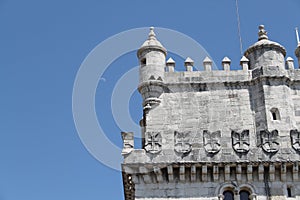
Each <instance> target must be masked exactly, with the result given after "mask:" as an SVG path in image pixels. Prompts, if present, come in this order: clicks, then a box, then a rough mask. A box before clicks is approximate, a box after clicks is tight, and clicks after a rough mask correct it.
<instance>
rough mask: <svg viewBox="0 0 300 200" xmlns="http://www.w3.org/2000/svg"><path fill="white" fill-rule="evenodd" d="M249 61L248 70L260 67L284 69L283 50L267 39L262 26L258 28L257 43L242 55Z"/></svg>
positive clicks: (280, 46) (284, 53)
mask: <svg viewBox="0 0 300 200" xmlns="http://www.w3.org/2000/svg"><path fill="white" fill-rule="evenodd" d="M244 55H245V57H247V58H248V59H249V69H255V68H257V67H261V66H267V67H269V66H276V67H279V69H285V59H284V57H285V55H286V51H285V48H284V47H283V46H282V45H280V44H278V43H277V42H273V41H271V40H269V39H268V36H267V31H266V30H265V28H264V25H260V26H259V32H258V42H256V43H255V44H253V45H252V46H250V47H249V48H248V49H247V50H246V52H245V53H244Z"/></svg>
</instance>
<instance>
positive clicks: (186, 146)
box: [174, 131, 192, 154]
mask: <svg viewBox="0 0 300 200" xmlns="http://www.w3.org/2000/svg"><path fill="white" fill-rule="evenodd" d="M189 134H190V132H178V131H175V132H174V140H175V141H174V142H175V145H174V146H175V147H174V150H175V151H176V152H177V153H182V154H188V153H189V152H191V150H192V145H191V143H190V141H189V140H190V139H189Z"/></svg>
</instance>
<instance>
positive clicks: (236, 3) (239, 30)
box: [235, 0, 243, 55]
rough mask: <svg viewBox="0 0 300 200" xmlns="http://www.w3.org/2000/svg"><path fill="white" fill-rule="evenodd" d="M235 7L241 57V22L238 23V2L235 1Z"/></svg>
mask: <svg viewBox="0 0 300 200" xmlns="http://www.w3.org/2000/svg"><path fill="white" fill-rule="evenodd" d="M235 6H236V16H237V23H238V33H239V39H240V51H241V55H243V44H242V36H241V22H240V14H239V5H238V0H235Z"/></svg>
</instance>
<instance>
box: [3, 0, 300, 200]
mask: <svg viewBox="0 0 300 200" xmlns="http://www.w3.org/2000/svg"><path fill="white" fill-rule="evenodd" d="M239 6H240V7H239V11H240V19H241V35H242V39H243V40H242V41H243V50H246V48H247V47H249V46H250V45H251V44H253V43H254V42H255V41H256V40H257V31H258V29H257V27H258V25H259V24H265V27H266V30H267V31H268V32H269V38H270V39H272V40H275V41H277V42H279V43H281V44H282V45H283V46H285V48H286V50H287V55H288V56H291V57H293V58H294V59H295V61H296V58H295V56H294V50H295V47H296V38H295V31H294V30H295V27H297V26H300V16H299V10H300V1H299V0H286V1H282V0H272V1H271V0H251V1H246V0H239ZM0 25H1V29H0V36H1V37H0V69H1V71H0V83H1V84H0V91H1V99H0V106H1V107H0V112H1V115H0V116H1V123H0V134H1V140H0V160H1V161H0V200H20V199H22V200H99V199H112V200H117V199H123V198H124V197H123V187H122V181H121V180H122V177H121V173H120V171H118V170H114V169H111V168H110V167H107V166H106V165H105V163H104V164H102V163H101V162H99V161H98V160H97V159H95V158H94V157H93V156H92V155H91V154H90V153H89V152H88V151H87V150H86V148H85V146H84V145H83V143H82V142H81V140H80V137H79V135H78V132H77V130H76V127H75V123H74V120H73V113H72V92H73V85H74V82H75V79H76V74H77V72H78V70H79V69H80V66H81V64H82V62H83V61H84V59H85V58H86V57H87V56H88V54H89V53H90V52H91V51H92V50H93V49H94V48H95V47H96V46H97V45H98V44H99V43H101V42H102V41H105V40H107V39H108V38H109V37H111V36H113V35H115V34H118V33H120V32H123V31H126V30H130V29H134V28H141V27H149V26H155V27H161V28H167V29H172V30H175V31H179V32H181V33H183V34H186V35H187V36H189V37H191V38H193V39H194V40H196V41H197V42H198V43H199V44H201V45H202V46H203V47H204V48H205V50H206V51H207V52H208V53H209V55H210V56H211V58H213V60H214V62H215V63H216V65H217V66H218V67H219V66H221V60H222V59H223V57H224V56H228V57H229V58H231V60H232V65H233V66H234V68H238V64H239V59H240V57H241V55H240V50H239V38H238V31H237V19H236V8H235V1H234V0H223V1H220V0H205V1H204V0H188V1H182V0H181V1H179V0H173V1H169V0H164V1H158V0H156V1H142V0H131V1H121V0H120V1H116V0H110V1H97V0H85V1H83V0H76V1H74V0H73V1H71V0H51V1H43V0H27V1H24V0H23V1H22V0H0ZM157 37H158V39H159V34H157ZM146 38H147V34H146V33H145V37H144V39H146ZM133 39H134V38H133ZM138 42H139V43H140V44H142V42H143V41H142V40H140V39H139V41H138ZM161 42H162V43H164V41H162V40H161ZM174 43H176V41H174ZM114 49H115V50H116V51H117V50H118V46H111V47H108V48H107V50H108V51H112V50H114ZM135 55H136V53H135V52H131V53H127V54H125V55H120V56H119V58H118V59H116V60H114V62H113V63H112V64H111V65H110V66H109V67H108V68H107V70H106V71H105V73H104V74H103V76H102V77H101V79H100V82H99V83H100V84H99V86H98V88H97V91H96V96H95V100H96V103H95V107H96V112H97V116H98V120H99V124H100V126H101V128H102V129H103V131H104V133H105V135H106V136H107V137H108V138H109V139H110V141H111V142H112V143H114V144H115V145H117V146H119V147H121V145H122V141H121V136H120V131H121V130H123V127H120V126H118V125H117V122H116V120H115V117H114V116H113V111H112V108H111V102H112V100H111V99H112V93H113V92H112V91H113V90H114V87H115V85H116V83H117V82H118V81H119V80H120V79H121V77H123V74H125V73H126V72H128V71H129V70H130V69H132V68H133V67H135V66H136V65H137V64H138V61H137V59H136V56H135ZM101 56H103V55H99V59H100V60H101V59H102V57H101ZM174 56H175V58H176V55H174ZM193 59H197V58H193ZM176 62H177V66H178V68H179V69H180V66H182V65H183V63H182V62H183V60H182V59H181V58H180V57H177V58H176ZM99 67H103V66H99ZM199 67H201V66H199ZM135 77H136V76H135ZM99 78H100V77H99ZM136 78H137V77H136ZM87 81H88V80H87ZM125 91H126V89H125ZM128 91H129V90H128ZM125 93H126V92H125ZM121 97H122V96H121ZM122 100H123V99H122V98H119V101H122ZM124 100H128V99H126V98H125V99H124ZM127 109H129V111H130V115H131V117H132V119H133V121H134V122H135V123H138V121H139V120H140V119H141V115H142V114H141V110H142V106H141V99H140V97H139V94H138V93H137V92H134V93H133V95H132V97H130V99H129V105H128V108H127ZM116 114H118V109H116ZM133 129H134V128H133ZM124 131H130V130H124ZM135 134H136V135H138V133H135ZM98 143H99V149H100V151H102V152H103V153H105V154H106V155H109V156H111V159H117V158H118V155H119V154H118V155H115V154H113V153H111V152H110V151H109V150H107V149H104V148H102V145H101V141H98ZM137 146H139V145H137ZM110 153H111V154H110ZM119 153H120V152H119Z"/></svg>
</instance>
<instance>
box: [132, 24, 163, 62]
mask: <svg viewBox="0 0 300 200" xmlns="http://www.w3.org/2000/svg"><path fill="white" fill-rule="evenodd" d="M146 49H153V50H159V51H162V52H163V53H164V54H165V55H166V54H167V50H166V48H165V47H164V46H163V45H162V44H161V43H160V42H159V41H158V40H157V39H156V34H155V32H154V27H153V26H152V27H150V32H149V34H148V39H147V40H146V41H145V42H144V43H143V45H142V46H141V47H140V48H139V50H138V52H137V55H138V57H140V55H141V54H142V52H143V51H145V50H146Z"/></svg>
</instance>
